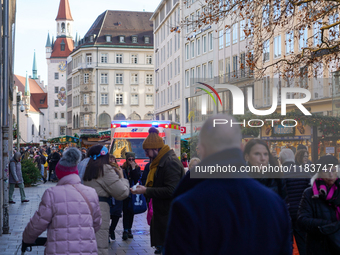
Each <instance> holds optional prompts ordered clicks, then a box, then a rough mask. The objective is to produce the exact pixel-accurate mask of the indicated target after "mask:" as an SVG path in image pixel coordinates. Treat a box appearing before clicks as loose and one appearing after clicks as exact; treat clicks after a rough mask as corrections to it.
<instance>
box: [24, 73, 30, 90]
mask: <svg viewBox="0 0 340 255" xmlns="http://www.w3.org/2000/svg"><path fill="white" fill-rule="evenodd" d="M30 95H31V93H30V84H29V80H28V74H27V71H26V82H25V96H30Z"/></svg>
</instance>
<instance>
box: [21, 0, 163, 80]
mask: <svg viewBox="0 0 340 255" xmlns="http://www.w3.org/2000/svg"><path fill="white" fill-rule="evenodd" d="M160 1H161V0H143V1H141V0H125V1H124V0H123V1H121V0H69V3H70V7H71V13H72V17H73V20H74V23H73V32H74V35H73V37H74V36H75V33H76V32H78V34H80V36H81V37H83V36H84V35H85V34H86V32H87V30H88V29H89V28H90V27H91V25H92V23H93V22H94V21H95V20H96V18H97V17H98V16H99V15H100V14H101V13H103V12H104V11H105V10H127V11H143V9H145V11H147V12H153V11H154V10H155V9H156V8H157V6H158V4H159V3H160ZM59 2H60V0H17V13H16V35H15V62H14V73H15V74H18V75H21V76H25V75H26V71H27V72H28V75H32V66H33V54H34V50H35V51H36V57H37V66H38V75H40V76H41V79H42V80H44V82H45V85H47V84H48V81H47V64H46V54H45V45H46V40H47V33H48V32H50V36H51V39H52V35H54V37H55V36H56V21H55V18H56V17H57V13H58V8H59Z"/></svg>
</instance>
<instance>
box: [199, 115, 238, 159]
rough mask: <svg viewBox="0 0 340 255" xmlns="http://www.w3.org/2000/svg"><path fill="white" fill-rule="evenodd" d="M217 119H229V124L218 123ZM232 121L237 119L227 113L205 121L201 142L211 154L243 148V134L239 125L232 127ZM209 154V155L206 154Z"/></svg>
mask: <svg viewBox="0 0 340 255" xmlns="http://www.w3.org/2000/svg"><path fill="white" fill-rule="evenodd" d="M215 119H224V120H227V121H228V123H227V124H217V125H215V127H214V120H215ZM231 121H232V122H234V123H235V122H236V120H235V119H234V118H233V117H231V116H230V115H227V114H218V115H214V116H211V117H210V118H209V119H207V120H206V121H205V123H204V124H203V126H202V129H201V132H200V143H201V144H202V145H203V146H204V147H205V150H206V151H207V152H208V154H209V155H211V154H213V153H216V152H220V151H223V150H225V149H231V148H239V149H240V148H241V141H242V134H241V130H240V127H239V125H235V124H234V125H233V126H232V127H231V124H230V123H231ZM206 156H207V155H206Z"/></svg>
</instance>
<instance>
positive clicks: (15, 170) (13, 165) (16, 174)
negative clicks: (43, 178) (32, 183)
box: [9, 152, 29, 204]
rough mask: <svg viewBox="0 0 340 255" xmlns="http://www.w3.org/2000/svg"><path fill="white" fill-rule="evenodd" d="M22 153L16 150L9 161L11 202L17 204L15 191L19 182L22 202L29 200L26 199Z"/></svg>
mask: <svg viewBox="0 0 340 255" xmlns="http://www.w3.org/2000/svg"><path fill="white" fill-rule="evenodd" d="M20 158H21V154H20V152H16V153H15V154H14V156H13V157H12V158H11V160H10V162H9V169H10V171H9V203H10V204H15V202H14V201H13V193H14V188H15V185H16V184H18V186H19V189H20V197H21V203H27V202H29V200H27V199H26V195H25V189H24V188H25V185H24V179H23V178H22V172H21V162H20V161H21V160H20Z"/></svg>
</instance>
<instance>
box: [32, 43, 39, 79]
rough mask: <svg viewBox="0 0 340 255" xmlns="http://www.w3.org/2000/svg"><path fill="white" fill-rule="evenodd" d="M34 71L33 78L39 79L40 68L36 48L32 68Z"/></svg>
mask: <svg viewBox="0 0 340 255" xmlns="http://www.w3.org/2000/svg"><path fill="white" fill-rule="evenodd" d="M32 73H33V78H32V79H35V80H36V79H38V76H37V73H38V68H37V61H36V59H35V50H34V57H33V68H32Z"/></svg>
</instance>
